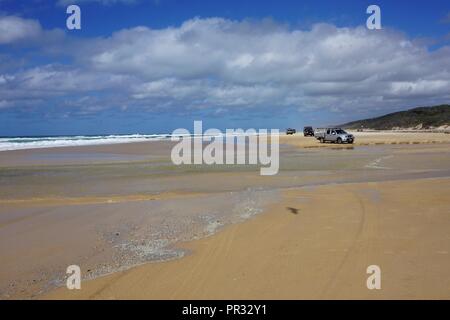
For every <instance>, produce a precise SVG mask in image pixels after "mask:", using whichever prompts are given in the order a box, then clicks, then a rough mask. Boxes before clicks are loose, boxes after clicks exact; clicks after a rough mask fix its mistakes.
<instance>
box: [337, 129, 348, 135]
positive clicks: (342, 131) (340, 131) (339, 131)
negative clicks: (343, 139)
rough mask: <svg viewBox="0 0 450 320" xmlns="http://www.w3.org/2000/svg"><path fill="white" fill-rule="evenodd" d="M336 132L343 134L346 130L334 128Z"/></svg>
mask: <svg viewBox="0 0 450 320" xmlns="http://www.w3.org/2000/svg"><path fill="white" fill-rule="evenodd" d="M336 133H337V134H345V133H346V132H345V131H344V130H336Z"/></svg>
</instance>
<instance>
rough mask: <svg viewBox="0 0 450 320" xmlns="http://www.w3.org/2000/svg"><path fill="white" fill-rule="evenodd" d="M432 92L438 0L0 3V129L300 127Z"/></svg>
mask: <svg viewBox="0 0 450 320" xmlns="http://www.w3.org/2000/svg"><path fill="white" fill-rule="evenodd" d="M70 4H77V5H78V6H79V7H80V9H81V30H69V29H67V27H66V19H67V18H68V16H69V14H67V13H66V8H67V6H68V5H70ZM371 4H376V5H378V6H379V7H380V9H381V25H382V28H381V29H380V30H369V29H368V28H367V27H366V20H367V18H368V17H369V15H370V14H367V13H366V9H367V7H368V6H369V5H371ZM443 103H450V1H448V0H428V1H414V2H412V1H403V0H396V1H392V0H389V1H363V0H358V1H357V0H343V1H323V0H313V1H310V0H302V1H300V0H295V1H294V0H293V1H248V0H239V1H234V0H228V1H225V0H223V1H218V0H202V1H201V0H191V1H187V0H185V1H181V0H178V1H175V0H148V1H145V0H78V1H77V0H29V1H20V0H19V1H18V0H0V135H1V136H18V135H66V134H70V135H77V134H133V133H143V134H144V133H168V132H171V131H173V130H174V129H176V128H187V129H188V130H192V127H193V121H194V120H202V121H203V127H204V128H219V129H221V130H224V129H226V128H230V129H231V128H244V129H246V128H256V129H259V128H267V129H271V128H279V129H285V128H287V127H293V128H298V129H301V128H302V127H303V126H305V125H312V126H322V125H328V124H330V125H331V124H342V123H345V122H347V121H351V120H356V119H361V118H367V117H373V116H378V115H382V114H385V113H390V112H395V111H399V110H405V109H410V108H413V107H417V106H430V105H436V104H443Z"/></svg>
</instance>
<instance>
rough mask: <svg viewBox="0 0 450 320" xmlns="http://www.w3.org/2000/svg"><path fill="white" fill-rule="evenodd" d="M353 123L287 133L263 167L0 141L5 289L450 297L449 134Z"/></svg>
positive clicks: (137, 149)
mask: <svg viewBox="0 0 450 320" xmlns="http://www.w3.org/2000/svg"><path fill="white" fill-rule="evenodd" d="M355 135H356V142H355V144H354V145H351V146H350V145H335V144H320V143H319V142H317V141H316V140H315V139H313V138H305V137H303V136H300V135H295V136H282V137H280V143H281V144H282V145H281V148H280V172H279V173H278V174H277V175H276V176H270V177H267V176H266V177H264V176H260V175H259V170H258V168H256V167H254V166H237V165H235V166H205V165H197V166H196V165H192V166H181V167H177V166H174V165H173V164H172V163H171V161H170V147H171V143H170V142H142V143H130V144H117V145H102V146H83V147H64V148H49V149H35V150H17V151H4V152H0V180H1V182H2V183H1V184H0V202H1V203H2V206H1V209H0V240H1V241H0V257H1V259H2V261H4V263H2V266H1V270H0V271H1V272H0V275H1V276H0V295H1V298H3V299H11V298H27V299H30V298H32V299H36V298H37V299H128V298H136V299H315V298H318V299H346V298H350V299H402V298H407V299H409V298H411V299H442V298H444V299H448V298H450V289H449V288H450V282H449V278H448V276H447V274H446V273H447V272H448V270H449V267H450V255H449V252H450V236H449V234H448V230H449V229H450V219H448V215H449V212H450V200H449V198H448V190H449V185H450V135H449V134H444V133H399V132H396V133H394V132H376V133H368V132H356V133H355ZM71 264H77V265H80V267H81V270H82V275H83V282H82V289H81V290H71V291H70V290H68V289H67V288H66V287H65V276H66V275H65V270H66V267H67V266H68V265H71ZM369 265H378V266H380V268H381V272H382V289H381V290H368V289H367V287H366V279H367V277H368V275H367V273H366V268H367V267H368V266H369Z"/></svg>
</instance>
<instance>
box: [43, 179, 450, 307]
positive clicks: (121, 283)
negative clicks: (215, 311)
mask: <svg viewBox="0 0 450 320" xmlns="http://www.w3.org/2000/svg"><path fill="white" fill-rule="evenodd" d="M449 188H450V179H424V180H416V181H398V182H382V183H362V184H346V185H339V186H337V185H335V186H321V187H317V188H306V189H305V188H302V189H293V190H289V191H286V192H285V193H284V197H283V199H282V201H281V202H280V203H278V204H276V205H273V206H272V207H271V208H270V209H269V210H268V212H267V213H265V214H263V215H262V216H259V217H257V218H254V219H252V220H250V221H247V222H245V223H241V224H234V225H231V226H229V227H227V228H226V229H225V230H224V231H222V232H220V233H219V234H217V235H215V236H212V237H209V238H205V239H201V240H198V241H193V242H189V243H186V244H184V245H183V247H185V248H187V249H190V250H192V252H193V253H192V255H190V256H187V257H185V258H183V259H180V260H175V261H169V262H163V263H151V264H146V265H143V266H140V267H136V268H133V269H131V270H128V271H125V272H120V273H116V274H113V275H110V276H106V277H103V278H99V279H96V280H94V281H88V282H83V284H82V289H81V290H78V291H77V290H74V291H69V290H67V289H65V288H61V289H58V290H55V291H53V292H52V293H50V294H49V295H46V296H44V298H48V299H55V298H56V299H80V298H81V299H85V298H87V299H129V298H131V299H316V298H317V299H324V298H325V299H347V298H350V299H405V298H406V299H449V298H450V277H449V276H448V270H450V253H449V250H450V235H449V233H448V230H449V229H450V219H449V213H450V205H449V201H448V190H449ZM373 264H375V265H378V266H380V267H381V272H382V289H381V290H368V289H367V287H366V279H367V277H368V275H367V274H366V268H367V267H368V266H369V265H373Z"/></svg>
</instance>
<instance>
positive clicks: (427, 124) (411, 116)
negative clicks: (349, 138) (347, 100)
mask: <svg viewBox="0 0 450 320" xmlns="http://www.w3.org/2000/svg"><path fill="white" fill-rule="evenodd" d="M443 125H450V105H448V104H443V105H439V106H433V107H419V108H414V109H410V110H406V111H400V112H394V113H389V114H386V115H384V116H381V117H376V118H370V119H364V120H358V121H352V122H348V123H346V124H343V125H341V127H344V128H348V129H359V128H365V129H377V130H390V129H393V128H415V127H417V128H420V129H430V128H436V127H440V126H443Z"/></svg>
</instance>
